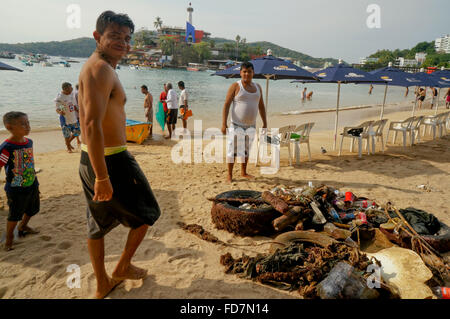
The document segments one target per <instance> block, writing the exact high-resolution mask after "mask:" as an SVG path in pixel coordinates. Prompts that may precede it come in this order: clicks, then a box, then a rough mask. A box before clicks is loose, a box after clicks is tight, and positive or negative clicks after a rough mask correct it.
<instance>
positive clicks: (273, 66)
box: [212, 50, 316, 110]
mask: <svg viewBox="0 0 450 319" xmlns="http://www.w3.org/2000/svg"><path fill="white" fill-rule="evenodd" d="M250 62H251V63H252V64H253V67H254V69H255V75H254V78H255V79H266V80H267V82H266V110H267V108H268V105H269V101H268V99H269V80H286V79H291V80H294V79H304V80H316V77H315V76H314V75H313V74H312V73H311V72H308V71H306V70H304V69H302V68H300V67H298V66H296V65H295V64H293V63H291V62H289V61H285V60H283V59H280V58H276V57H274V56H273V55H272V51H271V50H268V51H267V56H264V57H262V58H257V59H253V60H251V61H250ZM241 65H242V63H240V64H238V65H236V66H234V67H230V68H228V69H225V70H221V71H218V72H216V73H214V74H212V75H219V76H223V77H225V78H227V79H228V78H238V77H240V76H241Z"/></svg>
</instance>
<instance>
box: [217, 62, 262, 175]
mask: <svg viewBox="0 0 450 319" xmlns="http://www.w3.org/2000/svg"><path fill="white" fill-rule="evenodd" d="M254 74H255V71H254V67H253V64H252V63H250V62H244V63H242V65H241V80H240V81H238V82H236V83H233V84H232V85H231V86H230V88H229V89H228V93H227V97H226V100H225V104H224V107H223V112H222V133H223V134H224V135H225V134H227V165H228V177H227V181H228V182H230V183H231V182H232V180H233V167H234V159H235V158H239V159H240V161H241V163H242V166H241V175H242V177H244V178H253V176H251V175H248V174H247V164H248V157H249V154H250V146H251V145H252V142H253V138H254V134H253V136H250V135H251V134H246V136H245V154H240V153H242V152H239V149H238V146H239V145H237V144H238V142H237V140H238V135H239V134H240V133H239V129H241V130H243V131H246V130H248V129H255V128H256V117H257V115H258V111H259V114H260V115H261V119H262V121H263V128H267V118H266V108H265V106H264V101H263V97H262V90H261V86H260V85H259V84H257V83H254V82H253V75H254ZM231 104H233V106H232V107H231V125H230V128H228V126H227V121H228V114H229V112H230V106H231ZM227 128H228V133H227ZM241 132H242V131H241ZM247 132H248V131H247Z"/></svg>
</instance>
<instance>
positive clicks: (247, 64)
mask: <svg viewBox="0 0 450 319" xmlns="http://www.w3.org/2000/svg"><path fill="white" fill-rule="evenodd" d="M242 69H252V70H253V71H255V67H254V66H253V64H252V63H251V62H248V61H247V62H244V63H242V64H241V71H242Z"/></svg>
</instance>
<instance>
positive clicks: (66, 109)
mask: <svg viewBox="0 0 450 319" xmlns="http://www.w3.org/2000/svg"><path fill="white" fill-rule="evenodd" d="M55 103H56V113H58V114H59V115H60V117H59V120H60V125H61V129H62V133H63V136H64V140H65V142H66V147H67V152H69V153H72V152H73V150H74V147H73V146H72V144H71V142H72V141H73V140H74V139H77V141H78V145H80V144H81V142H80V140H79V139H78V137H79V136H80V124H79V122H78V118H77V111H78V105H77V102H76V100H75V95H74V94H73V88H72V85H71V84H70V83H68V82H64V83H63V84H62V92H60V93H58V95H57V96H56V98H55ZM61 116H62V118H61Z"/></svg>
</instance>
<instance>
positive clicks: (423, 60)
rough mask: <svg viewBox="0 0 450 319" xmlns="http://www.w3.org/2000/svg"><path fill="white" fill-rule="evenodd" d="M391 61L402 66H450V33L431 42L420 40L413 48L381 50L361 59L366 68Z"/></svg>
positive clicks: (379, 65) (383, 64)
mask: <svg viewBox="0 0 450 319" xmlns="http://www.w3.org/2000/svg"><path fill="white" fill-rule="evenodd" d="M389 62H392V63H393V65H394V66H397V67H402V68H427V67H438V68H439V67H445V68H450V35H446V36H443V37H441V38H438V39H436V40H435V41H431V42H420V43H418V44H417V45H416V46H414V47H413V48H411V49H405V50H400V49H396V50H393V51H391V50H379V51H377V52H376V53H374V54H372V55H370V56H369V57H367V58H362V59H361V60H360V64H361V65H363V66H364V68H366V69H376V68H379V67H383V66H387V65H388V63H389Z"/></svg>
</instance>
